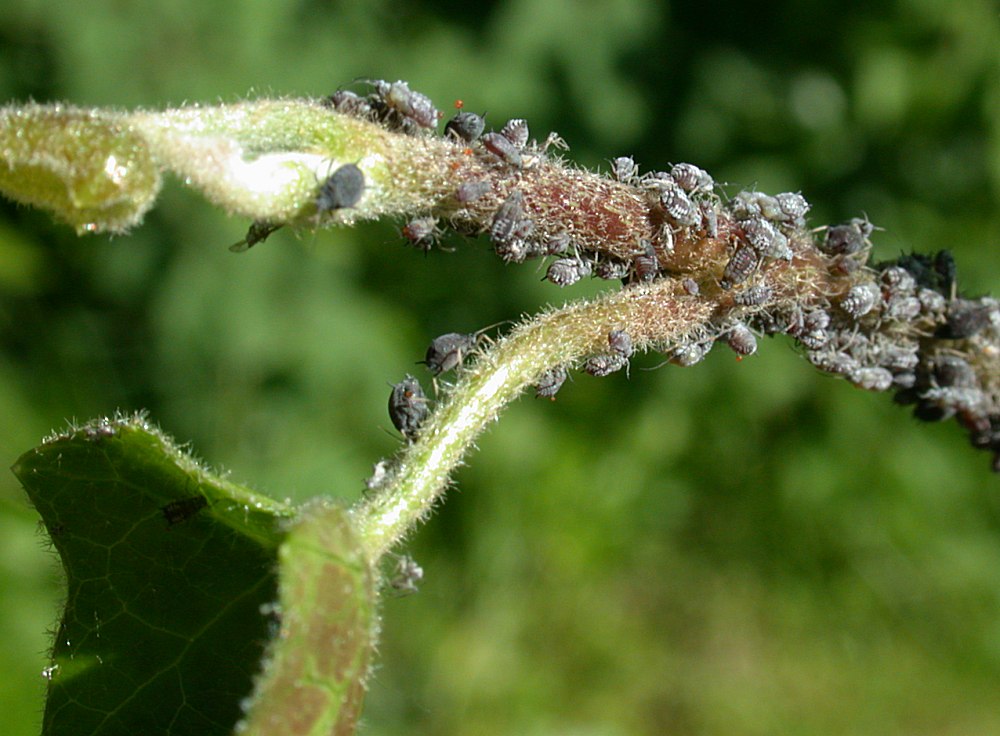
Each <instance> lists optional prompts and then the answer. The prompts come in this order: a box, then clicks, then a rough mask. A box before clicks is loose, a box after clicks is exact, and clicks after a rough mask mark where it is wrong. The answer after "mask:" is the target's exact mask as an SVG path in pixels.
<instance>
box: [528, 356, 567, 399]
mask: <svg viewBox="0 0 1000 736" xmlns="http://www.w3.org/2000/svg"><path fill="white" fill-rule="evenodd" d="M568 375H569V373H568V372H567V371H566V369H565V368H564V367H563V366H561V365H557V366H556V367H555V368H549V369H548V370H547V371H545V373H543V374H542V375H541V376H540V377H539V379H538V383H536V384H535V398H536V399H549V400H551V401H555V400H556V394H557V393H559V389H561V388H562V385H563V384H564V383H566V378H567V376H568Z"/></svg>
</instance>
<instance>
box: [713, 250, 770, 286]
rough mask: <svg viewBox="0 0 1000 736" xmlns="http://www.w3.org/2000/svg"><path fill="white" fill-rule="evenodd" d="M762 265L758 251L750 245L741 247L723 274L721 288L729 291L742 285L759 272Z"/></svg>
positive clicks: (720, 282)
mask: <svg viewBox="0 0 1000 736" xmlns="http://www.w3.org/2000/svg"><path fill="white" fill-rule="evenodd" d="M759 265H760V256H759V255H757V251H756V249H754V248H752V247H751V246H749V245H741V246H739V247H738V248H737V249H736V252H734V253H733V255H732V257H731V258H730V259H729V262H728V263H727V264H726V268H725V269H724V270H723V272H722V279H721V280H720V281H719V286H721V287H722V288H723V289H726V290H729V289H731V288H733V287H734V286H736V285H737V284H742V283H743V282H744V281H746V280H747V279H748V278H750V275H751V274H752V273H753V272H754V271H756V270H757V266H759Z"/></svg>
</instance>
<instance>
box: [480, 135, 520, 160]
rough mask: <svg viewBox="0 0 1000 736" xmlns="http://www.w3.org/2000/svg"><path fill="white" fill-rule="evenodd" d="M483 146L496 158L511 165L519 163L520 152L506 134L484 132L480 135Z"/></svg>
mask: <svg viewBox="0 0 1000 736" xmlns="http://www.w3.org/2000/svg"><path fill="white" fill-rule="evenodd" d="M482 141H483V146H484V147H485V148H486V150H487V151H489V152H490V153H492V154H493V155H494V156H496V157H497V158H498V159H500V160H501V161H503V162H504V163H507V164H510V165H511V166H520V165H521V152H520V151H519V150H518V148H517V146H515V145H514V144H513V143H511V142H510V141H509V140H508V139H507V138H506V136H503V135H501V134H500V133H485V134H484V135H483V137H482Z"/></svg>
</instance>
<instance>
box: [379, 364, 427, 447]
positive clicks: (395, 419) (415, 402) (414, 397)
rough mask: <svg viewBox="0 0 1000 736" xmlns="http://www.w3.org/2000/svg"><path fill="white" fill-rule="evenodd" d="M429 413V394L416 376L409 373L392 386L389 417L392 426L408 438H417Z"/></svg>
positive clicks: (412, 439)
mask: <svg viewBox="0 0 1000 736" xmlns="http://www.w3.org/2000/svg"><path fill="white" fill-rule="evenodd" d="M429 414H430V407H429V406H428V405H427V395H426V394H425V393H424V389H423V388H422V387H421V386H420V382H419V381H418V380H417V379H416V378H414V377H413V376H411V375H407V376H405V377H404V378H403V380H402V381H400V382H399V383H397V384H395V385H394V386H393V387H392V393H390V394H389V419H391V420H392V426H394V427H395V428H396V429H398V430H399V432H400V434H402V435H403V436H404V437H406V439H408V440H410V441H411V442H413V441H414V440H416V439H417V435H418V433H419V431H420V425H421V424H423V423H424V420H426V419H427V417H428V415H429Z"/></svg>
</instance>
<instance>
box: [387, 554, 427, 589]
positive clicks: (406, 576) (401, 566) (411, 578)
mask: <svg viewBox="0 0 1000 736" xmlns="http://www.w3.org/2000/svg"><path fill="white" fill-rule="evenodd" d="M423 579H424V568H422V567H421V566H420V565H418V564H417V561H416V560H414V559H413V558H412V557H410V556H408V555H400V557H399V560H397V562H396V569H395V570H394V571H393V574H392V578H390V580H389V585H391V586H392V587H393V589H395V590H398V591H399V592H400V594H402V595H410V594H412V593H416V592H417V584H418V583H420V581H421V580H423Z"/></svg>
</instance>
